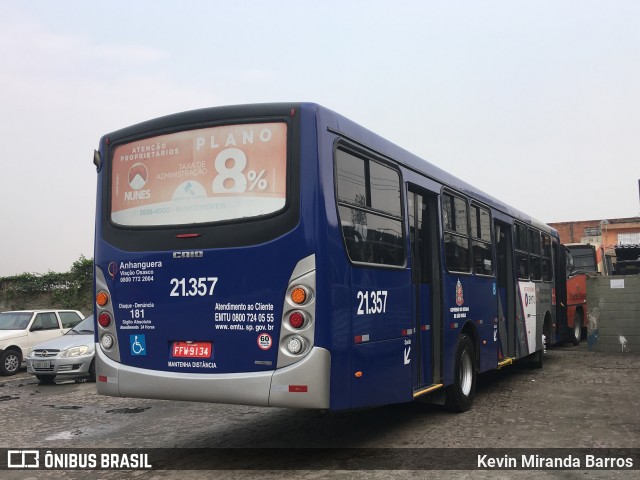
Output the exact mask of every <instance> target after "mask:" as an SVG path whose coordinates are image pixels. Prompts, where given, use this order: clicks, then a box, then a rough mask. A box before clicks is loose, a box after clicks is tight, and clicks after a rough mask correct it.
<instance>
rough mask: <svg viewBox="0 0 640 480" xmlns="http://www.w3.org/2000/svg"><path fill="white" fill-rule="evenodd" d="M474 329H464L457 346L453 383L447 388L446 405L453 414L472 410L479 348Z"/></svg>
mask: <svg viewBox="0 0 640 480" xmlns="http://www.w3.org/2000/svg"><path fill="white" fill-rule="evenodd" d="M473 334H474V332H473V330H472V329H463V331H462V332H461V333H460V335H459V336H458V342H457V345H456V354H455V355H456V356H455V365H454V372H453V383H452V384H451V385H449V387H447V390H446V395H445V405H446V407H447V408H448V409H449V410H451V411H453V412H458V413H461V412H466V411H467V410H469V409H470V408H471V405H472V404H473V399H474V396H475V390H476V381H477V375H478V373H477V365H478V362H477V355H478V353H477V348H476V345H477V343H476V341H475V340H474V338H473V336H472V335H473Z"/></svg>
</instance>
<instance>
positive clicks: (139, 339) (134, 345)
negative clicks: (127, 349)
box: [129, 335, 147, 355]
mask: <svg viewBox="0 0 640 480" xmlns="http://www.w3.org/2000/svg"><path fill="white" fill-rule="evenodd" d="M129 344H130V345H131V355H146V354H147V344H146V342H145V338H144V335H129Z"/></svg>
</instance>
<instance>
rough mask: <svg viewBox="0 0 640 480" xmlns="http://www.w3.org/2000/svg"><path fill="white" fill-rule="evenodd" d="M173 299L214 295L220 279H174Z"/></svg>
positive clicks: (171, 282)
mask: <svg viewBox="0 0 640 480" xmlns="http://www.w3.org/2000/svg"><path fill="white" fill-rule="evenodd" d="M169 283H170V284H171V285H172V286H173V288H172V289H171V293H170V294H169V295H170V296H171V297H205V296H207V295H213V290H214V289H215V288H216V283H218V277H200V278H172V279H171V280H170V282H169Z"/></svg>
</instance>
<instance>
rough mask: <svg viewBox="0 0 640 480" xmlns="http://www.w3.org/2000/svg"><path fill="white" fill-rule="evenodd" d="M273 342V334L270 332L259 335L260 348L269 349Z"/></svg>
mask: <svg viewBox="0 0 640 480" xmlns="http://www.w3.org/2000/svg"><path fill="white" fill-rule="evenodd" d="M272 343H273V340H272V339H271V335H269V334H268V333H261V334H260V335H258V347H260V350H269V349H270V348H271V344H272Z"/></svg>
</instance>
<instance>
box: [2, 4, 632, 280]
mask: <svg viewBox="0 0 640 480" xmlns="http://www.w3.org/2000/svg"><path fill="white" fill-rule="evenodd" d="M272 101H312V102H317V103H320V104H323V105H325V106H327V107H329V108H331V109H333V110H335V111H337V112H339V113H341V114H343V115H345V116H347V117H349V118H351V119H353V120H355V121H356V122H358V123H360V124H362V125H363V126H365V127H367V128H369V129H371V130H373V131H375V132H376V133H379V134H380V135H382V136H384V137H386V138H388V139H390V140H392V141H393V142H395V143H397V144H399V145H400V146H402V147H404V148H406V149H408V150H410V151H412V152H414V153H416V154H418V155H420V156H422V157H423V158H425V159H427V160H429V161H430V162H432V163H434V164H436V165H438V166H440V167H441V168H443V169H445V170H447V171H449V172H451V173H453V174H454V175H456V176H458V177H460V178H462V179H464V180H466V181H467V182H470V183H472V184H474V185H476V186H478V187H479V188H481V189H482V190H484V191H486V192H487V193H489V194H491V195H492V196H494V197H496V198H498V199H500V200H503V201H505V202H507V203H508V204H510V205H512V206H514V207H516V208H518V209H520V210H522V211H524V212H527V213H529V214H531V215H532V216H534V217H536V218H538V219H540V220H543V221H546V222H555V221H569V220H587V219H601V218H618V217H633V216H636V215H638V214H639V213H640V204H639V201H638V178H640V2H639V1H637V0H628V1H616V0H609V1H588V0H574V1H568V0H548V1H544V0H536V1H532V0H530V1H514V0H503V1H482V2H480V1H476V0H467V1H455V0H441V1H427V0H419V1H401V0H390V1H374V0H362V1H353V0H350V1H347V0H340V1H333V0H322V1H313V2H312V1H302V0H294V1H276V0H273V1H269V2H266V1H257V0H256V1H239V0H233V1H228V0H225V1H218V0H207V1H191V0H180V1H159V0H153V1H140V0H139V1H129V0H127V1H120V0H109V1H108V2H90V1H86V0H83V1H64V2H52V1H49V0H47V1H33V0H31V1H23V2H9V1H6V0H4V1H3V0H0V119H1V122H2V128H1V129H0V165H1V166H2V170H1V171H0V276H6V275H13V274H18V273H22V272H36V273H45V272H47V271H48V270H53V271H67V270H68V269H69V267H70V266H71V264H72V263H73V262H74V261H75V260H76V259H78V257H79V256H80V255H81V254H83V255H85V256H86V257H88V258H91V257H93V231H94V228H93V222H94V206H95V189H96V174H95V168H94V166H93V165H92V156H93V150H94V149H95V148H96V147H97V146H98V140H99V138H100V136H101V135H103V134H105V133H108V132H110V131H113V130H116V129H119V128H121V127H124V126H127V125H131V124H133V123H137V122H139V121H143V120H147V119H150V118H153V117H156V116H159V115H164V114H169V113H174V112H179V111H183V110H189V109H193V108H201V107H209V106H218V105H228V104H238V103H252V102H272Z"/></svg>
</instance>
